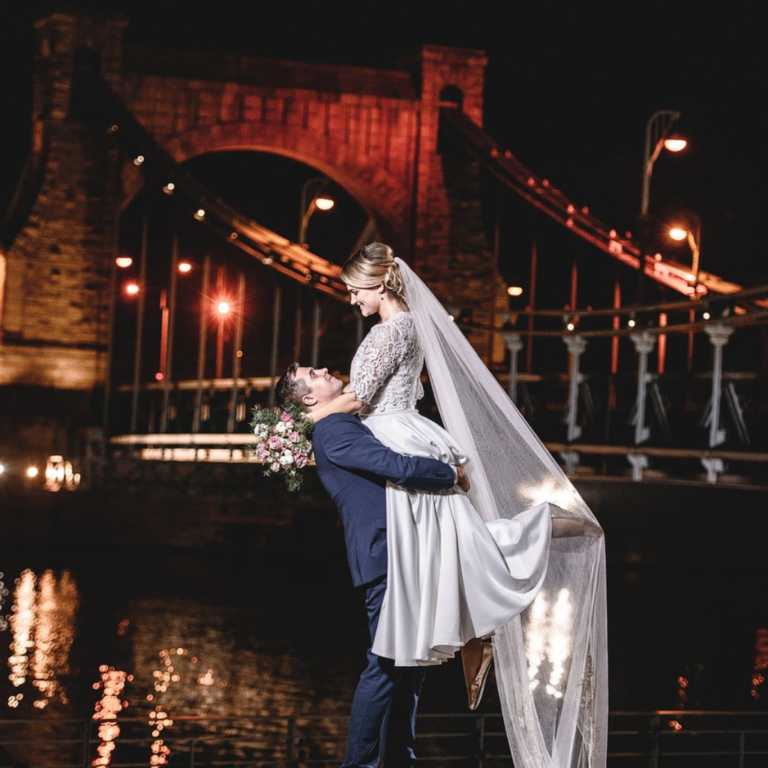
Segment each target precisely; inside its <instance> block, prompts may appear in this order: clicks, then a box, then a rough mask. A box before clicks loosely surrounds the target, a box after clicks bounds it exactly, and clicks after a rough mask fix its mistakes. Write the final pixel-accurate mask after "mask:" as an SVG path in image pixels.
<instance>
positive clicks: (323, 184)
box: [294, 176, 336, 366]
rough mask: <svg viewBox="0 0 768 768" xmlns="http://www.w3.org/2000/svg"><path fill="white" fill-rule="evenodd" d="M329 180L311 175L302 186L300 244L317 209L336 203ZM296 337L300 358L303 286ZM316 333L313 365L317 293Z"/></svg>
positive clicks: (298, 299) (315, 316)
mask: <svg viewBox="0 0 768 768" xmlns="http://www.w3.org/2000/svg"><path fill="white" fill-rule="evenodd" d="M329 183H330V182H329V180H328V179H327V178H325V177H324V176H310V177H309V178H308V179H307V180H306V181H305V182H304V184H303V185H302V187H301V202H300V207H299V233H298V241H299V245H300V246H302V247H306V245H307V242H306V240H307V226H308V225H309V220H310V219H311V218H312V214H313V213H314V212H315V211H330V210H331V208H333V206H334V205H335V204H336V203H335V201H334V199H333V198H332V197H329V196H328V195H326V194H325V191H326V189H327V188H328V184H329ZM296 294H297V295H296V337H295V342H294V357H295V358H296V359H297V360H298V359H299V358H300V356H301V324H302V318H301V295H300V294H301V287H298V288H297V289H296ZM312 318H313V324H314V328H313V330H314V333H313V337H312V365H313V366H317V359H318V346H319V338H318V334H319V318H320V300H319V298H318V297H317V295H315V302H314V310H313V315H312Z"/></svg>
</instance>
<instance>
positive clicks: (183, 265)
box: [179, 261, 192, 274]
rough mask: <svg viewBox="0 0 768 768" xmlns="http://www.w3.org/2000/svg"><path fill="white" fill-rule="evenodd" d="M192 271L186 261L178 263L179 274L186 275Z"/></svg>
mask: <svg viewBox="0 0 768 768" xmlns="http://www.w3.org/2000/svg"><path fill="white" fill-rule="evenodd" d="M191 271H192V265H191V264H190V263H189V262H188V261H180V262H179V272H181V273H182V274H186V273H187V272H191Z"/></svg>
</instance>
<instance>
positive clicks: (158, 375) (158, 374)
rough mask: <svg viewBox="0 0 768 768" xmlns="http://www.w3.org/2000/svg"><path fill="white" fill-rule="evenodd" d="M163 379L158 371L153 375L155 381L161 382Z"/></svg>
mask: <svg viewBox="0 0 768 768" xmlns="http://www.w3.org/2000/svg"><path fill="white" fill-rule="evenodd" d="M164 378H165V376H163V374H162V371H158V372H157V373H156V374H155V381H162V380H163V379H164Z"/></svg>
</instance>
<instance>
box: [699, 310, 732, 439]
mask: <svg viewBox="0 0 768 768" xmlns="http://www.w3.org/2000/svg"><path fill="white" fill-rule="evenodd" d="M704 330H706V332H707V335H708V336H709V341H710V343H711V344H712V348H713V354H712V400H711V402H712V408H711V411H710V422H709V447H710V448H714V447H715V446H716V445H720V443H722V442H724V441H725V430H724V429H720V398H721V396H722V389H723V347H724V346H725V345H726V344H727V343H728V339H730V337H731V334H732V333H733V328H732V327H731V326H729V325H723V324H722V323H714V324H711V325H707V326H705V329H704Z"/></svg>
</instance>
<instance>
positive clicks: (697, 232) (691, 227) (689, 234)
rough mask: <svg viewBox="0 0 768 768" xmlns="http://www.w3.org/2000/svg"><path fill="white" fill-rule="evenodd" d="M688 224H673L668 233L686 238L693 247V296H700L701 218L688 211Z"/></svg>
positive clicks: (681, 239) (678, 239) (675, 236)
mask: <svg viewBox="0 0 768 768" xmlns="http://www.w3.org/2000/svg"><path fill="white" fill-rule="evenodd" d="M687 217H688V219H689V222H688V226H673V227H671V228H670V229H669V231H668V232H667V234H668V235H669V236H670V237H671V238H672V239H673V240H677V241H678V242H681V241H683V240H685V241H686V242H687V243H688V247H689V248H690V249H691V281H692V284H693V298H694V299H698V298H699V254H700V252H701V219H700V218H699V217H698V216H697V215H696V214H695V213H688V214H687Z"/></svg>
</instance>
